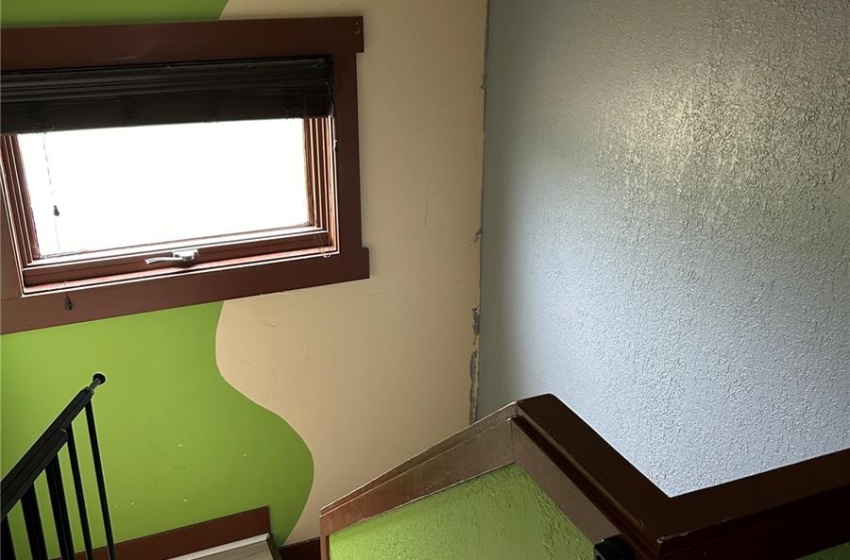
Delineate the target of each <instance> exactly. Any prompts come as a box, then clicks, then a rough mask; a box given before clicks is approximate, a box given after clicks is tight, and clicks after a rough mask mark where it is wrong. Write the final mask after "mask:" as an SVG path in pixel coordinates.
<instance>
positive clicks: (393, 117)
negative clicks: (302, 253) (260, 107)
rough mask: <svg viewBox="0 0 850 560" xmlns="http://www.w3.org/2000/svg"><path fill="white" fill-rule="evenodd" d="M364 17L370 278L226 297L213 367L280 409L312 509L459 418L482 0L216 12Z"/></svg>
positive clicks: (471, 260) (372, 0) (470, 281)
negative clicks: (304, 457)
mask: <svg viewBox="0 0 850 560" xmlns="http://www.w3.org/2000/svg"><path fill="white" fill-rule="evenodd" d="M328 14H337V15H340V14H342V15H350V14H360V15H363V17H364V20H365V24H364V27H365V42H366V48H365V52H364V53H363V54H361V55H359V56H358V78H359V90H358V92H359V109H360V163H361V184H362V198H363V239H364V244H365V245H366V246H367V247H369V250H370V255H371V271H372V276H371V278H370V279H369V280H366V281H361V282H354V283H348V284H341V285H336V286H327V287H323V288H316V289H310V290H303V291H298V292H291V293H286V294H278V295H271V296H264V297H258V298H250V299H244V300H237V301H229V302H226V303H225V304H224V309H223V311H222V316H221V323H220V325H219V331H218V363H219V367H220V369H221V371H222V374H223V375H224V376H225V378H226V379H227V380H228V381H230V382H231V383H232V384H233V385H234V386H235V387H236V388H238V389H239V390H240V391H241V392H243V393H244V394H246V395H247V396H248V397H250V398H251V399H253V400H254V401H256V402H258V403H260V404H262V405H263V406H265V407H266V408H268V409H269V410H272V411H274V412H276V413H278V414H279V415H281V416H282V417H284V418H286V420H287V421H288V422H289V423H290V424H291V425H292V426H293V428H295V430H296V431H297V432H298V433H299V434H300V435H301V437H303V438H304V440H305V441H306V443H307V445H308V446H309V447H310V450H311V452H312V454H313V459H314V463H315V473H314V485H313V491H312V493H311V495H310V499H309V500H308V502H307V506H306V507H305V510H304V515H303V516H302V518H301V521H300V522H299V524H298V526H297V527H296V529H295V531H294V532H293V534H292V536H291V537H290V540H291V541H297V540H301V539H306V538H310V537H314V536H316V535H317V534H318V519H319V508H320V507H321V506H322V505H325V504H327V503H329V502H331V501H333V500H334V499H336V498H338V497H340V496H342V495H344V494H347V493H348V492H350V491H351V490H353V489H354V488H356V487H358V486H360V485H361V484H363V483H365V482H367V481H369V480H370V479H372V478H374V477H375V476H377V475H379V474H380V473H382V472H383V471H386V470H388V469H389V468H391V467H393V466H395V465H397V464H399V463H400V462H402V461H404V460H405V459H407V458H409V457H410V456H412V455H414V454H416V453H417V452H419V451H421V450H423V449H425V448H427V447H429V446H431V445H432V444H434V443H436V442H437V441H439V440H441V439H443V438H445V437H446V436H448V435H450V434H452V433H453V432H455V431H457V430H458V429H461V428H463V427H464V426H466V425H467V423H468V415H469V407H470V403H469V392H470V369H469V363H470V355H471V354H472V353H473V352H474V351H475V349H476V335H475V332H474V331H473V325H472V322H473V312H472V309H473V308H474V307H476V306H477V304H478V303H477V302H478V280H479V276H478V272H479V248H478V244H477V240H476V233H477V231H478V229H479V223H480V195H481V166H482V149H483V147H482V143H483V138H482V127H483V92H482V90H481V80H482V72H483V68H484V59H483V57H484V31H485V23H486V2H485V1H484V0H472V1H464V2H457V1H456V0H436V1H429V2H421V1H416V0H405V1H400V0H350V1H340V2H316V1H314V0H310V1H308V0H300V1H287V2H279V1H276V0H268V1H267V0H231V2H230V3H228V5H227V7H226V8H225V10H224V13H223V14H222V17H223V18H246V17H282V16H292V17H298V16H308V15H328Z"/></svg>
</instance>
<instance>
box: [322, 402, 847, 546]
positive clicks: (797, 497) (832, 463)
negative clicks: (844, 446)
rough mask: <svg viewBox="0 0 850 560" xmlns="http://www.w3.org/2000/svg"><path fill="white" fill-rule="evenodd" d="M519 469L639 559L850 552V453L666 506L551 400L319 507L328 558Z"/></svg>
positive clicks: (516, 410)
mask: <svg viewBox="0 0 850 560" xmlns="http://www.w3.org/2000/svg"><path fill="white" fill-rule="evenodd" d="M504 427H506V428H508V429H504ZM505 450H507V451H505ZM513 463H516V464H519V465H520V466H522V467H523V469H524V470H525V471H526V472H528V474H529V475H530V476H531V477H532V478H533V479H534V480H535V481H536V483H537V484H538V485H539V486H540V487H541V488H542V489H543V490H544V491H545V492H546V493H547V494H548V495H549V496H550V497H552V499H553V501H554V502H555V503H556V504H558V506H559V507H560V508H561V509H562V510H563V511H564V513H565V514H566V515H567V516H568V517H569V518H570V519H571V520H572V521H573V522H574V523H575V524H576V526H577V527H578V528H579V529H580V530H581V531H582V532H583V533H584V534H585V535H586V536H587V537H588V538H589V539H590V540H591V541H593V542H598V541H599V540H601V539H602V538H604V537H608V536H613V535H614V534H620V535H621V536H622V537H623V538H624V539H625V540H626V541H627V542H628V543H629V544H630V546H631V548H632V550H633V551H634V552H635V553H636V555H637V557H638V558H646V559H675V560H690V559H694V560H696V559H697V558H718V559H720V558H722V559H734V558H768V557H769V558H775V559H783V558H787V559H789V560H791V559H795V558H799V557H800V556H803V555H805V554H810V553H813V552H816V551H819V550H823V549H826V548H829V547H832V546H835V545H838V544H841V543H844V542H850V523H847V519H848V517H847V515H848V512H850V450H845V451H840V452H838V453H833V454H830V455H826V456H823V457H819V458H817V459H812V460H810V461H805V462H802V463H798V464H795V465H789V466H787V467H782V468H779V469H775V470H772V471H768V472H765V473H762V474H759V475H755V476H751V477H747V478H743V479H740V480H737V481H734V482H729V483H726V484H721V485H718V486H714V487H711V488H707V489H704V490H700V491H697V492H692V493H689V494H685V495H682V496H677V497H669V496H667V495H666V494H664V493H663V492H662V491H661V490H660V489H658V488H657V487H656V486H655V485H654V484H652V482H651V481H649V480H648V479H647V478H646V477H645V476H643V475H642V474H641V473H640V472H639V471H638V470H637V469H636V468H635V467H634V466H633V465H631V463H629V462H628V461H627V460H626V459H625V458H624V457H622V456H621V455H620V454H619V453H617V452H616V450H614V449H613V448H612V447H611V446H610V445H609V444H608V443H607V442H605V440H603V439H602V438H601V437H600V436H599V435H598V434H596V433H595V432H594V431H593V430H592V429H591V428H590V427H589V426H588V425H587V424H586V423H584V422H583V421H582V420H581V419H580V418H579V417H578V416H577V415H575V414H574V413H573V412H572V411H570V410H569V409H568V408H567V407H566V406H565V405H564V404H563V403H562V402H561V401H559V400H558V399H557V398H556V397H554V396H552V395H544V396H540V397H535V398H532V399H526V400H523V401H519V402H518V403H515V404H514V405H511V406H509V407H506V408H504V409H502V410H501V411H499V412H497V413H495V414H494V415H491V416H490V417H488V418H485V419H484V420H482V421H480V422H478V423H476V424H473V425H472V426H470V427H469V428H467V429H466V430H463V431H461V432H459V433H458V434H455V435H454V436H452V437H451V438H449V439H447V440H445V441H444V442H442V443H440V444H438V445H436V446H434V447H433V448H432V449H429V450H428V451H425V452H424V453H422V454H420V455H418V456H416V457H414V458H413V459H411V460H409V461H407V462H406V463H405V464H404V465H401V466H400V467H398V468H396V469H393V470H391V471H389V472H388V473H386V474H384V475H382V476H381V477H378V478H377V479H375V480H374V481H372V482H370V483H369V484H366V485H364V486H363V487H361V488H358V489H357V490H355V491H354V492H352V493H350V494H349V495H348V496H345V497H344V498H341V499H339V500H337V501H335V502H333V503H332V504H330V505H328V506H326V507H324V508H322V511H321V521H320V531H321V545H322V547H323V551H324V552H323V553H324V554H325V556H324V558H327V544H328V537H329V535H331V534H332V533H334V532H336V531H339V530H340V529H342V528H344V527H347V526H349V525H352V524H354V523H357V522H359V521H362V520H364V519H368V518H370V517H373V516H375V515H378V514H380V513H382V512H384V511H388V510H390V509H393V508H396V507H399V506H401V505H404V504H405V503H409V502H411V501H414V500H417V499H420V498H422V497H425V496H428V495H430V494H433V493H434V492H437V491H440V490H443V489H445V488H447V487H449V486H451V485H453V484H458V483H460V482H463V481H465V480H469V479H471V478H474V477H476V476H480V475H481V474H484V473H486V472H489V471H491V470H493V469H494V468H498V467H499V466H502V465H507V464H513Z"/></svg>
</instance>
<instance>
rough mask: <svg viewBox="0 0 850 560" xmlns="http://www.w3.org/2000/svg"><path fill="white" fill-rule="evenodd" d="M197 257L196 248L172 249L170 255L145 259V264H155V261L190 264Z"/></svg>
mask: <svg viewBox="0 0 850 560" xmlns="http://www.w3.org/2000/svg"><path fill="white" fill-rule="evenodd" d="M197 258H198V250H197V249H186V250H185V251H172V252H171V256H170V257H153V258H150V259H145V263H146V264H157V263H178V264H192V263H193V262H195V259H197Z"/></svg>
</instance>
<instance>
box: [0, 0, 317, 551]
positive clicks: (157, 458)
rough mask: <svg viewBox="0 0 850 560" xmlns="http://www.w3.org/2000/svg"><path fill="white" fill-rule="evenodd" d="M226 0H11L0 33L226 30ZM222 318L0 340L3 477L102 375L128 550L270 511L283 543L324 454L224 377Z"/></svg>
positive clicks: (166, 319) (157, 319) (119, 531)
mask: <svg viewBox="0 0 850 560" xmlns="http://www.w3.org/2000/svg"><path fill="white" fill-rule="evenodd" d="M225 4H226V0H180V1H179V2H172V1H166V0H140V1H138V2H115V1H112V0H76V1H74V2H68V1H66V0H2V11H0V23H2V25H3V26H4V27H5V26H31V25H64V24H101V23H103V24H105V23H126V22H142V21H178V20H214V19H218V17H219V15H220V14H221V11H222V9H223V8H224V5H225ZM57 48H60V46H58V45H57ZM220 311H221V304H212V305H204V306H197V307H189V308H182V309H176V310H171V311H164V312H157V313H150V314H142V315H137V316H133V317H123V318H117V319H109V320H104V321H96V322H91V323H87V324H81V325H71V326H67V327H60V328H55V329H46V330H42V331H35V332H28V333H20V334H15V335H8V336H4V337H2V338H0V352H2V360H0V435H1V436H2V444H0V455H2V461H0V466H2V470H3V472H4V473H5V472H6V471H8V469H9V468H11V466H12V465H13V464H14V463H15V461H17V460H18V459H19V458H20V456H21V455H22V454H23V452H24V451H25V450H26V449H27V448H28V447H29V446H30V445H31V444H32V443H33V441H34V440H35V438H36V437H37V436H38V435H39V434H40V433H41V431H42V430H43V429H44V428H45V427H46V426H47V424H48V423H49V421H50V420H51V419H52V418H53V417H54V416H55V415H56V414H57V413H58V412H59V410H61V408H62V407H63V406H64V405H65V404H66V403H67V401H68V400H70V398H71V397H72V396H73V395H74V394H75V392H76V391H78V390H79V389H80V388H81V387H82V386H83V385H86V384H88V382H89V380H90V378H91V374H92V372H94V371H103V372H104V373H105V374H106V375H107V377H108V382H107V385H105V386H104V387H103V388H101V389H100V390H99V391H98V394H97V397H96V399H95V400H96V410H97V416H98V423H99V425H100V430H101V438H102V448H103V460H104V463H105V469H106V475H107V483H108V485H109V497H110V501H111V506H112V515H113V523H114V525H115V536H116V538H117V539H118V540H123V539H127V538H132V537H137V536H141V535H145V534H150V533H152V532H156V531H162V530H165V529H169V528H173V527H176V526H180V525H184V524H187V523H194V522H198V521H202V520H205V519H210V518H213V517H217V516H221V515H225V514H230V513H234V512H237V511H241V510H244V509H248V508H252V507H257V506H261V505H266V504H268V505H270V506H271V512H272V524H273V530H274V533H275V537H276V538H277V539H278V541H282V540H283V539H284V538H285V537H286V536H287V535H288V534H289V532H290V530H291V529H292V527H293V526H294V525H295V522H296V521H297V519H298V517H299V516H300V514H301V511H302V509H303V507H304V504H305V502H306V499H307V496H308V494H309V492H310V488H311V484H312V477H313V465H312V458H311V455H310V451H309V450H308V448H307V446H306V445H305V443H304V442H303V441H302V440H301V438H300V437H299V436H298V435H297V434H296V433H295V432H294V431H293V430H292V428H290V426H289V425H288V424H287V423H286V422H284V421H282V420H281V419H280V418H278V417H277V416H275V415H273V414H272V413H270V412H268V411H266V410H265V409H263V408H261V407H259V406H257V405H255V404H253V403H252V402H250V401H249V400H248V399H247V398H245V397H243V396H242V395H241V394H240V393H238V392H237V391H236V390H234V389H233V388H232V387H231V386H230V385H229V384H228V383H227V382H225V381H224V379H223V378H222V377H221V374H220V373H219V371H218V369H217V367H216V361H215V350H216V349H215V344H216V342H215V338H216V326H217V322H218V318H219V314H220ZM0 319H1V318H0ZM81 433H82V432H81ZM83 451H84V452H87V451H88V448H87V447H86V448H84V450H83ZM66 482H67V480H66ZM88 482H91V481H88ZM88 487H89V488H92V489H93V484H88ZM42 495H43V496H44V497H46V492H42ZM94 499H95V497H94V495H91V496H90V497H89V502H90V508H91V506H92V505H93V504H94V503H95V502H94ZM72 506H73V504H72ZM74 507H75V506H74ZM43 511H46V509H43ZM18 518H19V515H16V516H13V519H18ZM19 521H20V520H19V519H18V521H17V522H19ZM48 534H49V533H48ZM79 542H80V539H79V538H77V543H78V544H79Z"/></svg>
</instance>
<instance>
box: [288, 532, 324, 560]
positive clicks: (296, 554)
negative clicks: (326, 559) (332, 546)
mask: <svg viewBox="0 0 850 560" xmlns="http://www.w3.org/2000/svg"><path fill="white" fill-rule="evenodd" d="M280 556H281V558H282V560H319V559H320V558H321V557H322V550H321V546H320V544H319V537H316V538H315V539H310V540H306V541H301V542H297V543H292V544H288V545H286V546H282V547H280Z"/></svg>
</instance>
